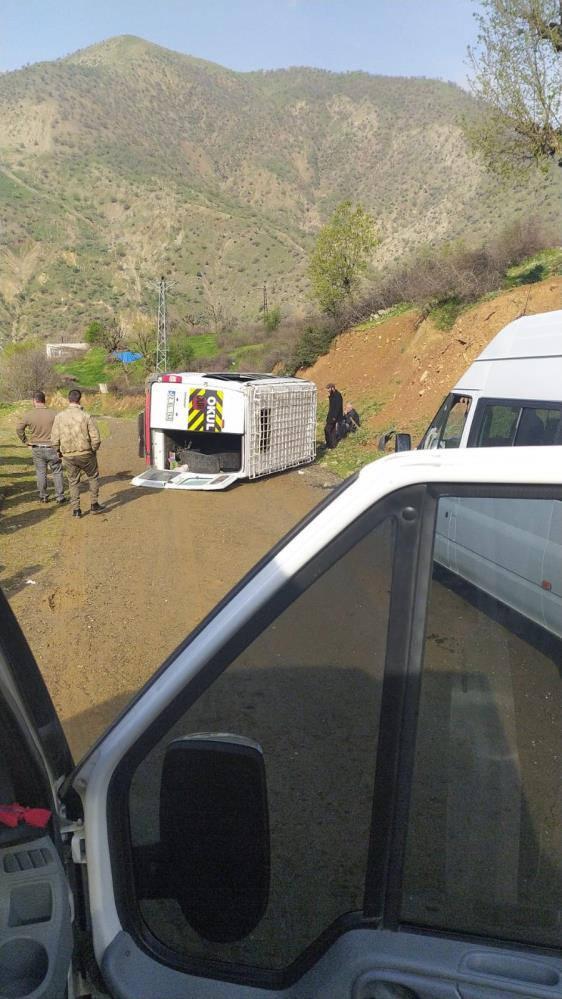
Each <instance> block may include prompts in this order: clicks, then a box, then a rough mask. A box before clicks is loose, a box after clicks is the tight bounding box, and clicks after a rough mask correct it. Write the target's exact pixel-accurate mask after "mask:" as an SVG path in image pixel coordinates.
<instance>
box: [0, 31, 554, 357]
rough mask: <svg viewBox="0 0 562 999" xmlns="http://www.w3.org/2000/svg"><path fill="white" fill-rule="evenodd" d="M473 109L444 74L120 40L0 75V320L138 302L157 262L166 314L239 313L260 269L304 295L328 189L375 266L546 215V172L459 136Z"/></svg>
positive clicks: (198, 318)
mask: <svg viewBox="0 0 562 999" xmlns="http://www.w3.org/2000/svg"><path fill="white" fill-rule="evenodd" d="M474 113H475V105H474V103H473V101H472V99H471V98H470V97H469V96H468V95H467V94H466V93H465V92H464V91H463V90H461V89H460V88H459V87H458V86H456V85H454V84H451V83H444V82H440V81H436V80H427V79H404V78H391V77H378V76H370V75H368V74H366V73H346V74H335V73H329V72H325V71H321V70H312V69H304V68H303V69H301V68H297V69H290V70H280V71H275V72H259V73H235V72H232V71H230V70H228V69H225V68H223V67H221V66H217V65H214V64H211V63H207V62H204V61H202V60H199V59H195V58H192V57H190V56H184V55H180V54H178V53H175V52H171V51H168V50H165V49H162V48H159V47H158V46H155V45H152V44H150V43H148V42H144V41H142V40H141V39H138V38H132V37H120V38H114V39H110V40H109V41H107V42H104V43H101V44H99V45H95V46H92V47H91V48H89V49H86V50H83V51H81V52H77V53H75V54H74V55H72V56H69V57H67V58H65V59H61V60H58V61H56V62H51V63H39V64H36V65H33V66H28V67H26V68H24V69H22V70H18V71H17V72H12V73H6V74H4V75H3V76H0V164H1V166H0V213H1V215H2V219H3V234H2V235H3V238H2V243H1V245H0V336H3V337H12V338H22V337H26V336H34V337H45V338H47V337H48V338H54V337H56V338H57V339H58V338H59V336H60V335H63V334H64V335H65V336H66V337H68V336H71V337H75V338H78V337H79V335H80V333H81V331H82V330H83V328H84V327H85V325H87V323H88V322H90V321H91V320H92V319H93V318H95V317H96V316H99V317H100V318H105V317H107V316H110V315H113V314H115V313H118V314H119V315H121V316H122V317H123V318H124V319H125V320H126V317H127V314H132V313H135V312H138V311H139V310H140V311H141V312H142V311H143V310H144V311H146V310H149V311H152V310H153V309H154V308H155V301H156V287H155V283H156V281H157V279H158V278H159V277H160V275H161V274H165V275H166V276H167V277H168V278H169V279H170V280H171V281H172V282H173V288H172V292H171V311H172V316H173V317H174V318H175V319H176V320H177V321H178V322H179V323H180V324H182V323H183V324H184V325H185V324H187V323H188V322H189V323H193V322H195V324H196V325H197V324H198V323H199V324H202V325H204V324H205V323H206V324H207V326H209V325H214V326H215V329H216V332H220V328H221V327H223V326H225V325H227V326H228V324H229V319H230V318H231V317H237V318H238V319H239V320H246V321H249V320H252V319H255V318H256V316H257V314H258V309H259V306H260V304H261V300H262V288H263V284H264V282H267V286H268V294H269V301H270V303H271V304H274V305H279V306H280V307H281V309H282V311H283V313H284V314H285V315H289V314H292V313H299V312H304V311H306V310H307V309H308V301H307V291H308V286H307V279H306V264H307V259H308V252H309V249H310V246H311V244H312V239H313V236H314V234H315V232H317V231H318V228H319V226H320V225H321V224H322V223H323V222H324V221H325V220H326V219H327V217H328V216H329V214H330V213H331V211H332V210H333V208H334V207H335V205H336V204H337V203H338V202H339V201H341V200H342V199H344V198H347V197H349V198H352V199H353V200H354V201H360V202H361V203H362V204H364V205H365V207H366V208H367V209H369V210H370V211H372V213H373V215H374V216H375V218H376V220H377V225H378V229H379V234H380V236H381V242H380V245H379V247H378V250H377V253H376V257H375V261H374V263H375V264H378V265H379V266H380V265H384V264H385V263H387V262H389V261H392V262H394V261H396V260H397V259H399V258H400V257H401V256H402V255H403V254H404V253H405V252H408V253H410V252H411V251H412V249H413V248H415V247H416V246H417V245H421V244H424V243H428V242H440V241H443V240H445V239H452V238H454V237H456V236H459V235H460V234H466V233H468V234H469V235H470V237H471V238H472V239H474V240H475V241H477V242H478V241H480V242H482V241H483V240H485V239H486V238H487V236H488V235H489V234H490V233H492V232H494V231H495V230H496V228H497V227H498V226H499V225H502V224H506V223H508V222H510V221H513V220H516V219H518V218H519V217H521V216H523V215H528V214H529V212H531V211H532V212H536V213H538V214H539V215H540V216H541V218H542V219H544V220H545V221H550V222H551V223H552V224H554V225H559V224H560V222H561V221H562V199H561V197H560V195H561V193H562V181H561V179H560V176H559V174H560V171H558V173H557V172H555V171H553V173H552V174H551V175H548V176H546V177H545V176H539V177H536V178H534V179H527V180H523V179H522V180H520V181H518V182H517V184H516V186H515V187H514V186H513V185H511V187H510V189H509V190H507V189H506V188H503V187H502V186H501V185H500V184H499V182H498V181H496V180H494V179H491V178H490V177H489V176H488V175H487V174H486V173H485V172H484V170H483V169H482V167H481V166H480V165H479V163H478V161H476V160H475V159H474V158H473V157H472V156H471V155H470V154H469V152H468V150H467V148H466V146H465V144H464V140H463V138H462V135H461V132H460V129H459V125H458V121H459V117H460V116H461V115H463V114H466V115H469V116H470V115H472V114H474ZM209 317H212V318H213V323H212V324H211V323H210V321H209ZM241 346H243V345H241Z"/></svg>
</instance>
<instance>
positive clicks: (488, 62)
mask: <svg viewBox="0 0 562 999" xmlns="http://www.w3.org/2000/svg"><path fill="white" fill-rule="evenodd" d="M480 2H481V11H480V12H479V13H477V14H476V19H477V21H478V29H479V30H478V42H477V45H476V46H475V47H474V48H469V50H468V55H469V60H470V63H471V66H472V70H473V75H472V77H471V78H470V80H469V84H470V87H471V90H472V92H473V94H474V96H475V97H476V98H478V100H479V101H480V103H481V105H482V110H483V114H482V115H481V116H480V117H479V118H478V119H476V120H471V121H468V120H467V121H465V123H464V127H465V132H466V135H467V137H468V139H469V142H470V144H471V146H472V148H473V149H474V150H476V151H478V152H479V153H481V154H482V156H483V158H484V161H485V162H486V164H487V166H489V167H490V168H492V169H493V170H495V171H496V172H499V173H506V172H511V171H513V170H516V169H521V168H529V167H530V166H532V165H533V164H535V165H538V166H541V167H543V168H544V169H546V167H547V165H548V163H549V162H556V163H557V164H558V165H559V166H562V104H561V99H560V95H561V93H562V0H480Z"/></svg>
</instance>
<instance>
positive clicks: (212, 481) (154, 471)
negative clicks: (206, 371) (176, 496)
mask: <svg viewBox="0 0 562 999" xmlns="http://www.w3.org/2000/svg"><path fill="white" fill-rule="evenodd" d="M147 409H148V412H149V419H148V421H147V424H148V426H147V428H146V431H145V434H146V436H147V441H146V453H147V456H148V460H149V462H150V467H149V468H148V469H147V470H146V471H145V472H143V473H141V474H140V475H137V476H136V477H135V478H134V479H133V485H137V486H148V487H152V488H170V489H198V490H199V489H205V490H217V489H225V488H226V487H227V486H229V485H231V484H232V483H233V482H234V481H235V480H236V479H237V478H239V477H240V476H241V475H242V474H243V461H244V398H243V395H242V393H241V392H240V389H239V387H238V386H234V387H231V386H229V385H224V386H223V385H220V386H218V385H217V384H216V380H215V379H212V378H206V377H205V376H203V375H198V374H177V375H163V376H162V380H161V381H160V380H159V381H156V382H153V383H152V384H151V386H150V389H149V395H148V398H147Z"/></svg>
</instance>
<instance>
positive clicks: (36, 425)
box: [16, 392, 66, 504]
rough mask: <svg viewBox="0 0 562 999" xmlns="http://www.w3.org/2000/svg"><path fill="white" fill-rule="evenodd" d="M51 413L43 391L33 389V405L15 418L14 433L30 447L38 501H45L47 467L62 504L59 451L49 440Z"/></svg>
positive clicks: (51, 410)
mask: <svg viewBox="0 0 562 999" xmlns="http://www.w3.org/2000/svg"><path fill="white" fill-rule="evenodd" d="M55 415H56V414H55V411H54V410H53V409H48V408H47V406H46V405H45V393H44V392H36V393H35V395H34V396H33V409H30V410H29V411H28V412H27V413H24V414H23V416H22V417H21V420H19V421H18V423H17V426H16V433H17V435H18V437H19V439H20V441H21V442H22V444H25V445H27V447H30V448H31V456H32V458H33V464H34V465H35V476H36V478H37V489H38V492H39V499H40V501H41V503H46V502H47V501H48V499H49V497H48V495H47V469H49V470H50V472H51V475H52V476H53V483H54V486H55V496H56V500H57V503H59V504H62V503H66V499H65V496H64V481H63V476H62V461H61V457H60V454H59V453H58V451H57V449H56V448H54V447H53V445H52V442H51V430H52V427H53V422H54V419H55Z"/></svg>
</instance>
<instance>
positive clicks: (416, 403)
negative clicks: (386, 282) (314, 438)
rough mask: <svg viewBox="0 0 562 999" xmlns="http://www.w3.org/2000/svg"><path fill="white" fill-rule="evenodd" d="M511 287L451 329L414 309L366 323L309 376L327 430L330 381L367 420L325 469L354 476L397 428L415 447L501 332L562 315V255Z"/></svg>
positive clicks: (337, 343) (525, 268) (537, 264)
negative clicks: (540, 316) (523, 320)
mask: <svg viewBox="0 0 562 999" xmlns="http://www.w3.org/2000/svg"><path fill="white" fill-rule="evenodd" d="M540 276H542V277H543V278H544V279H543V280H540V279H538V278H539V277H540ZM505 284H506V286H507V287H504V288H503V289H502V290H499V291H497V292H496V293H494V294H489V295H486V296H484V298H482V299H481V300H480V301H479V302H477V303H475V304H473V305H470V306H468V307H467V308H466V309H464V310H463V311H462V312H461V314H460V315H458V316H457V317H456V318H455V319H454V321H453V322H451V323H447V324H445V328H444V324H442V323H441V322H440V321H439V320H440V316H439V315H435V314H432V313H430V314H429V315H427V316H425V317H424V315H423V314H422V313H421V312H420V311H419V309H416V308H407V307H404V308H402V309H397V310H396V311H395V312H391V313H389V314H388V315H387V316H384V317H382V318H380V319H378V320H372V321H370V322H365V323H362V324H361V325H360V326H358V327H355V328H353V329H350V330H347V331H346V332H344V333H342V334H340V335H339V336H337V337H336V338H335V339H334V340H333V342H332V344H331V345H330V347H329V349H328V351H327V352H326V353H325V354H324V355H323V356H322V357H320V358H318V360H317V361H316V362H315V364H313V365H312V366H311V367H309V368H305V369H303V370H301V371H300V372H299V374H300V375H302V376H303V377H307V378H311V379H312V380H313V381H315V382H316V384H317V386H318V391H319V397H320V400H322V401H323V405H321V407H320V414H319V415H320V423H321V422H322V420H323V418H324V415H325V409H326V406H325V401H324V397H325V396H326V389H325V386H326V384H327V383H328V382H335V383H336V384H337V386H338V388H339V389H340V390H341V391H342V393H343V396H344V401H346V402H347V401H350V402H353V404H354V405H355V407H356V409H357V410H358V412H359V414H360V416H361V418H362V427H361V430H360V431H359V432H358V433H356V434H355V435H353V436H350V437H348V438H346V439H345V440H344V441H343V442H342V443H340V445H339V446H338V447H337V449H336V450H335V451H329V452H327V453H326V454H325V455H324V456H323V457H322V458H321V461H322V463H323V464H325V465H326V467H328V468H330V469H331V470H333V471H335V472H337V473H338V474H340V475H348V474H349V473H350V472H352V471H355V470H356V469H357V468H359V467H361V466H362V465H364V464H366V463H367V462H368V461H371V460H372V459H373V458H375V457H377V455H378V454H379V452H378V450H377V442H378V439H379V436H380V435H381V434H382V433H383V432H385V431H387V430H390V429H394V430H401V431H406V432H409V433H410V434H411V435H412V438H413V444H414V446H415V445H416V444H417V443H418V442H419V440H420V438H421V436H422V434H423V433H424V431H425V429H426V428H427V426H428V424H429V421H430V420H431V418H432V416H433V415H434V413H435V412H436V411H437V409H438V406H439V405H440V403H441V401H442V400H443V398H444V397H445V395H446V394H447V393H448V392H449V391H450V390H451V389H452V387H453V386H454V385H455V383H456V381H457V380H458V378H460V376H461V375H462V373H463V372H464V371H465V370H466V369H467V368H468V367H469V365H470V364H471V363H472V361H473V360H474V359H475V358H476V357H477V356H478V354H480V353H481V351H482V350H483V349H484V347H485V346H486V345H487V344H488V343H489V342H490V340H492V338H493V337H494V336H495V335H496V333H498V332H499V331H500V330H501V329H503V327H504V326H506V325H507V323H509V322H511V321H512V320H513V319H517V318H518V317H519V316H522V315H533V314H536V313H538V312H550V311H552V310H555V309H561V308H562V251H561V250H552V251H545V252H543V253H541V254H538V255H537V256H535V257H533V258H530V259H529V260H527V261H526V262H525V263H523V264H521V265H519V266H518V267H514V268H512V269H511V270H510V271H509V273H508V275H507V278H506V282H505ZM320 432H321V427H319V436H320Z"/></svg>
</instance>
